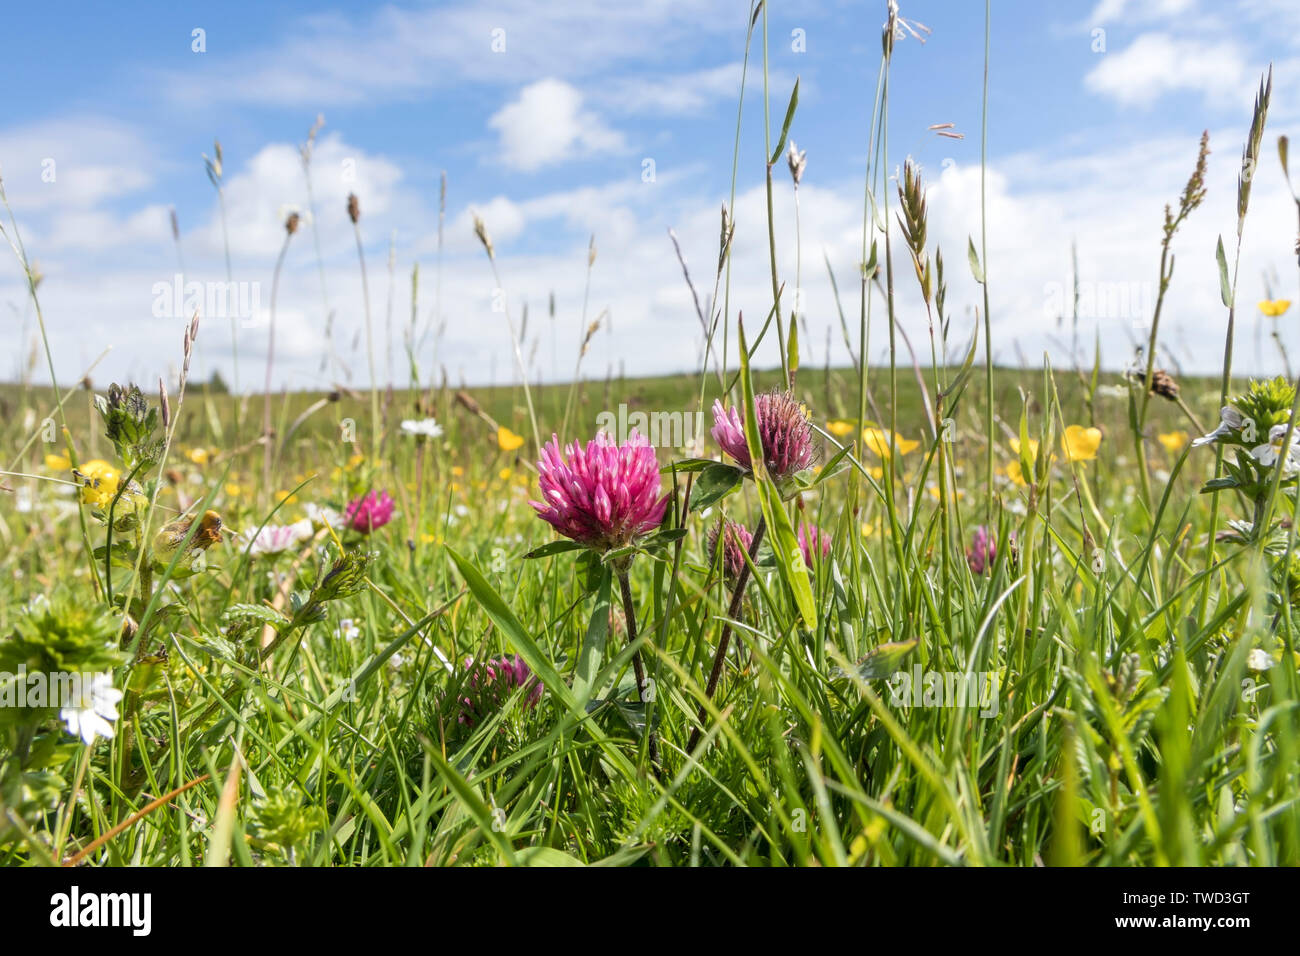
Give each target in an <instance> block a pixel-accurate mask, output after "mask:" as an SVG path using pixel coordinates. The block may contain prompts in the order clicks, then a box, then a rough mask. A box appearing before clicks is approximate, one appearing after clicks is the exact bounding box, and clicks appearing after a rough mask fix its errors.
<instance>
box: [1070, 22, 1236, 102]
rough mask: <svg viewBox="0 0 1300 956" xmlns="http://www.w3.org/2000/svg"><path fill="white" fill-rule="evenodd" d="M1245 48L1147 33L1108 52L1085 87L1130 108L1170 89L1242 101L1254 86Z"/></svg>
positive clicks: (1226, 43)
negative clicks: (1244, 94) (1117, 49)
mask: <svg viewBox="0 0 1300 956" xmlns="http://www.w3.org/2000/svg"><path fill="white" fill-rule="evenodd" d="M1250 80H1251V77H1250V71H1248V70H1247V67H1246V61H1245V57H1244V55H1243V53H1242V51H1241V49H1240V48H1239V47H1238V46H1237V45H1236V44H1235V43H1233V42H1231V41H1229V40H1220V41H1216V42H1214V43H1206V42H1202V41H1200V40H1195V39H1188V38H1177V37H1173V36H1170V35H1169V34H1167V33H1144V34H1142V35H1141V36H1139V37H1138V38H1137V39H1136V40H1134V41H1133V42H1132V43H1131V44H1129V46H1127V47H1126V48H1125V49H1123V50H1120V51H1117V52H1112V53H1107V54H1106V55H1105V56H1103V57H1102V58H1101V62H1100V63H1098V64H1097V65H1096V66H1095V67H1093V69H1092V70H1090V71H1089V72H1088V74H1087V76H1085V77H1084V86H1085V87H1086V88H1087V89H1089V90H1091V91H1092V92H1094V93H1099V94H1101V95H1103V96H1108V97H1110V98H1112V99H1114V100H1116V101H1117V102H1119V103H1121V104H1123V105H1126V106H1143V107H1147V106H1151V105H1152V104H1153V103H1155V102H1156V101H1157V100H1158V99H1160V98H1161V97H1162V96H1164V95H1165V94H1167V93H1175V92H1181V91H1189V92H1193V93H1199V94H1201V95H1202V96H1204V97H1205V98H1206V99H1208V100H1210V101H1211V102H1213V103H1216V104H1223V103H1225V102H1228V103H1230V102H1236V101H1237V100H1239V99H1240V98H1241V90H1242V89H1243V88H1250V87H1251V81H1250Z"/></svg>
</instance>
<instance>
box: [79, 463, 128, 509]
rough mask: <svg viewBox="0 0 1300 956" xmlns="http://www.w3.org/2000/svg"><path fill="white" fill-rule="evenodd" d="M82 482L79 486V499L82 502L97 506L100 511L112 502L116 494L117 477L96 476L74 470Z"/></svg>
mask: <svg viewBox="0 0 1300 956" xmlns="http://www.w3.org/2000/svg"><path fill="white" fill-rule="evenodd" d="M73 474H77V475H79V476H80V477H81V479H82V481H83V482H84V483H83V484H82V486H81V500H82V502H83V503H84V504H88V505H91V506H92V507H95V508H99V509H100V510H101V511H102V510H105V509H107V508H108V506H109V505H110V504H112V503H113V496H114V495H116V494H117V477H116V476H110V477H104V478H96V477H93V476H91V475H86V474H84V473H81V472H74V473H73Z"/></svg>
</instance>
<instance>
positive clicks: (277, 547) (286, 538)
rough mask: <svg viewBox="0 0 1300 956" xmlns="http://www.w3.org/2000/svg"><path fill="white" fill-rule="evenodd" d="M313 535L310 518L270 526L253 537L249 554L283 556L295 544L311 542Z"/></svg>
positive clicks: (263, 528)
mask: <svg viewBox="0 0 1300 956" xmlns="http://www.w3.org/2000/svg"><path fill="white" fill-rule="evenodd" d="M312 533H313V531H312V524H311V519H309V518H303V519H302V520H301V521H295V522H294V523H293V524H283V525H274V524H269V525H266V526H264V527H262V528H261V529H260V530H259V531H258V532H257V534H255V535H254V536H253V538H252V544H251V545H249V548H248V553H249V554H253V555H257V554H281V553H282V552H284V551H287V550H288V549H289V548H292V547H293V546H294V545H295V544H299V543H301V542H303V541H307V540H309V539H310V538H311V536H312ZM245 540H247V539H245Z"/></svg>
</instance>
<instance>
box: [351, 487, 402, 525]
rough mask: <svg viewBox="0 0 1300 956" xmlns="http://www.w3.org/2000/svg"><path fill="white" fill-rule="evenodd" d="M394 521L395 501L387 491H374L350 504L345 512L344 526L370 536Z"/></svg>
mask: <svg viewBox="0 0 1300 956" xmlns="http://www.w3.org/2000/svg"><path fill="white" fill-rule="evenodd" d="M392 520H393V499H392V498H390V497H389V496H388V492H386V491H372V492H370V493H369V494H367V495H363V496H362V497H360V498H355V499H353V500H352V501H350V502H348V506H347V508H346V509H345V510H344V512H343V526H344V527H346V528H350V529H351V530H353V531H360V532H361V533H362V534H370V533H371V532H372V531H375V530H377V529H379V528H382V527H383V526H384V525H386V524H388V522H390V521H392Z"/></svg>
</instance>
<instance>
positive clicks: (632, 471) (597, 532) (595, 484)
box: [529, 430, 668, 551]
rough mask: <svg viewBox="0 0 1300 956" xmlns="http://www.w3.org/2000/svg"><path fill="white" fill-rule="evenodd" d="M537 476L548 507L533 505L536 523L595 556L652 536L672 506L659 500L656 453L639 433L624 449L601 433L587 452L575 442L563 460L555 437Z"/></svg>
mask: <svg viewBox="0 0 1300 956" xmlns="http://www.w3.org/2000/svg"><path fill="white" fill-rule="evenodd" d="M566 459H567V460H566ZM537 474H538V478H537V483H538V485H539V487H540V488H541V492H542V498H543V499H544V501H530V502H529V504H531V505H532V506H533V508H534V509H536V511H537V515H538V517H539V518H541V519H542V520H543V521H545V522H546V523H547V524H549V525H550V526H551V527H553V528H554V529H555V530H556V531H558V532H559V533H560V534H562V535H564V536H565V537H566V538H572V539H573V540H574V541H577V542H579V543H581V544H585V545H586V546H587V547H589V548H592V549H594V550H596V551H608V550H610V549H611V548H620V547H623V546H624V545H627V544H629V543H630V542H631V541H632V540H633V539H634V538H636V537H637V536H638V535H643V534H646V533H648V532H650V531H653V530H654V529H655V528H657V527H659V524H660V522H662V521H663V517H664V509H665V508H666V507H667V505H668V498H667V496H666V495H665V496H663V497H660V495H659V487H660V480H659V462H658V461H657V460H656V459H655V451H654V448H653V446H651V444H650V442H649V441H647V440H646V439H645V438H643V437H642V436H641V435H640V433H638V432H637V431H636V430H633V431H632V434H631V435H629V436H628V439H627V441H626V442H624V443H623V444H622V445H619V444H617V443H616V442H615V441H614V440H613V439H612V438H610V437H609V436H608V435H607V434H605V433H604V432H597V433H596V437H595V438H594V439H593V440H591V441H589V442H587V446H586V448H583V447H582V445H580V444H579V443H577V442H573V443H572V444H570V445H569V446H568V447H567V448H566V449H565V450H564V455H563V456H562V455H561V454H560V440H559V438H558V437H556V436H555V435H552V436H551V440H550V441H549V442H547V443H546V446H545V447H544V448H543V449H542V460H541V461H539V462H538V463H537Z"/></svg>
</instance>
